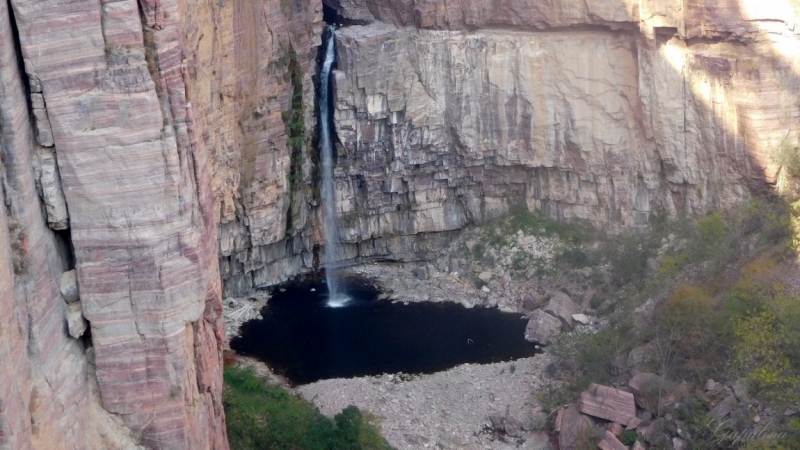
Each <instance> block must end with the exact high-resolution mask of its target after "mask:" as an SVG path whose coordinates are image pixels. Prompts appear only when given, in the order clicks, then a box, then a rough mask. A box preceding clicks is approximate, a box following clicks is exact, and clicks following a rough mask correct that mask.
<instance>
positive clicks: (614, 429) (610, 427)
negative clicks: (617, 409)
mask: <svg viewBox="0 0 800 450" xmlns="http://www.w3.org/2000/svg"><path fill="white" fill-rule="evenodd" d="M606 431H610V432H611V434H613V435H614V436H620V435H622V432H623V431H624V429H623V427H622V425H620V424H618V423H616V422H609V423H607V424H606Z"/></svg>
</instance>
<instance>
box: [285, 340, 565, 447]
mask: <svg viewBox="0 0 800 450" xmlns="http://www.w3.org/2000/svg"><path fill="white" fill-rule="evenodd" d="M549 362H550V360H549V357H548V356H547V355H537V356H535V357H531V358H523V359H520V360H517V361H513V362H506V363H496V364H485V365H479V364H464V365H461V366H457V367H455V368H453V369H450V370H447V371H445V372H439V373H435V374H431V375H404V374H396V375H383V376H377V377H363V378H354V379H334V380H323V381H319V382H316V383H313V384H310V385H306V386H302V387H299V388H298V389H296V390H297V392H299V393H300V394H301V395H302V396H303V397H304V398H305V399H307V400H308V401H310V402H312V403H313V404H315V405H316V406H317V407H318V408H319V409H320V411H321V412H322V413H323V414H325V415H328V416H333V415H335V414H337V413H338V412H340V411H341V410H342V409H344V408H346V407H347V406H349V405H355V406H357V407H358V408H360V409H362V410H365V411H369V412H371V413H372V414H374V415H375V416H376V417H377V418H378V420H379V422H380V425H381V429H382V431H383V434H384V436H385V437H386V439H387V440H388V441H389V443H390V444H391V445H392V446H394V447H396V448H397V449H399V450H404V449H408V450H411V449H421V448H439V449H470V450H472V449H493V450H505V449H517V448H526V447H525V443H524V436H525V434H526V432H525V431H524V430H523V431H522V432H521V438H520V439H514V438H510V437H508V436H503V437H500V436H499V435H498V434H496V433H491V432H488V431H487V430H488V427H489V424H490V421H489V417H490V416H491V415H500V416H505V417H513V418H514V419H516V420H517V421H519V422H520V424H521V425H522V428H528V429H531V430H532V429H535V425H536V424H535V423H534V422H536V420H537V419H536V417H535V416H536V410H535V407H536V406H537V404H536V401H535V398H534V397H533V394H535V393H536V392H538V391H540V390H541V389H542V387H543V386H544V385H545V384H546V379H545V376H544V369H545V367H547V365H548V364H549ZM538 420H539V421H540V420H541V418H539V419H538Z"/></svg>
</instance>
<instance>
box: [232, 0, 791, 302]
mask: <svg viewBox="0 0 800 450" xmlns="http://www.w3.org/2000/svg"><path fill="white" fill-rule="evenodd" d="M325 3H326V5H328V6H329V7H331V8H334V9H335V10H336V11H337V13H338V14H339V18H340V20H341V21H342V22H343V23H345V24H348V25H347V26H345V27H343V28H341V29H340V30H339V31H338V33H337V35H338V39H337V46H338V50H337V52H338V58H339V60H338V71H337V72H336V74H335V85H336V86H335V91H336V94H335V95H336V104H335V106H336V129H337V132H338V138H339V140H340V142H339V162H338V166H337V169H336V185H337V201H338V208H339V211H338V214H339V222H340V223H339V226H340V231H341V236H340V237H341V241H342V242H343V247H344V249H343V250H344V251H343V252H340V253H341V254H343V255H345V256H344V257H345V259H346V260H347V261H349V262H354V261H363V260H366V259H374V258H379V259H381V258H385V259H414V258H420V257H423V258H424V257H425V255H426V254H428V253H430V252H435V251H437V250H438V248H439V247H440V246H439V243H440V242H444V241H445V240H446V239H447V233H446V232H453V231H457V230H459V229H460V228H462V227H463V226H465V225H467V224H471V223H482V222H484V221H486V220H489V219H491V218H493V217H496V216H498V215H501V214H503V213H505V212H507V211H508V208H509V207H510V206H512V205H526V206H527V207H529V208H538V209H542V210H544V211H546V212H547V213H549V214H551V215H552V216H554V217H557V218H560V219H576V218H580V219H587V220H589V221H591V222H593V223H594V224H596V225H598V226H600V227H603V228H605V229H608V230H612V231H615V230H622V229H625V228H630V227H642V228H646V227H647V226H648V224H649V222H650V221H652V219H653V217H654V216H669V217H677V216H683V215H693V214H699V213H703V212H705V211H708V210H710V209H713V208H720V207H726V206H730V205H732V204H735V203H737V202H739V201H741V200H744V199H747V198H748V197H749V196H751V195H752V194H753V193H754V192H761V193H763V192H766V191H769V190H771V189H773V188H774V185H775V182H776V180H777V178H778V175H779V167H778V166H776V165H775V164H774V154H775V152H776V150H777V149H778V148H779V147H780V146H781V145H783V144H791V145H794V144H795V143H796V142H797V130H800V81H798V77H800V66H798V64H800V62H799V61H800V58H798V56H800V55H798V53H799V52H800V42H799V41H798V33H800V29H798V28H797V27H796V25H795V22H796V21H797V18H798V17H800V3H798V2H797V1H793V0H778V1H775V2H770V3H769V4H763V3H764V2H759V1H754V0H725V1H716V2H711V1H705V0H692V1H677V0H675V1H672V0H663V1H654V0H594V1H588V2H587V1H583V0H559V1H556V2H538V1H533V0H498V1H492V2H485V1H477V0H475V1H472V0H461V1H449V0H448V1H442V0H409V1H401V2H397V1H383V0H327V1H326V2H325ZM353 24H360V25H353ZM310 200H312V201H309V202H307V203H306V204H301V207H304V208H308V209H309V217H312V218H313V217H317V216H318V208H317V205H316V204H315V203H314V202H313V199H310ZM275 210H276V211H277V208H276V209H275ZM303 224H304V225H306V227H305V228H302V227H296V230H295V232H296V234H295V235H294V236H293V238H292V239H288V240H286V241H277V243H273V244H269V243H268V242H269V240H264V241H262V242H263V243H268V244H267V245H257V246H256V245H248V244H249V243H247V242H245V240H244V239H236V243H235V244H234V246H233V247H234V248H236V249H237V250H238V251H234V252H231V253H230V256H229V257H227V258H224V264H226V265H230V267H231V268H232V269H233V270H232V271H231V272H229V273H230V275H231V276H230V277H229V278H228V279H227V283H226V286H227V290H226V293H227V294H229V295H237V294H244V293H246V292H247V290H248V289H249V288H258V287H266V286H269V285H271V284H274V283H276V282H279V281H280V280H282V279H285V278H286V277H287V276H289V275H291V274H293V273H297V272H300V271H306V270H312V269H313V268H314V266H313V264H314V262H315V261H318V260H319V259H318V258H317V259H315V258H314V257H313V256H314V250H315V248H316V249H318V251H324V249H321V248H318V247H315V245H317V244H319V243H320V242H321V239H320V236H321V230H319V229H318V227H317V228H315V222H314V221H311V222H309V221H304V222H303ZM309 227H310V228H309ZM250 231H251V235H252V234H253V230H250ZM263 238H265V239H266V238H267V237H266V236H263ZM270 238H271V239H275V238H277V236H276V235H272V236H271V237H270Z"/></svg>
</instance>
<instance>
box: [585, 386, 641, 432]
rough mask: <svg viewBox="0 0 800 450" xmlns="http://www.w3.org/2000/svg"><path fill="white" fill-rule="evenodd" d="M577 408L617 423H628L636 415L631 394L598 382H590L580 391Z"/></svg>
mask: <svg viewBox="0 0 800 450" xmlns="http://www.w3.org/2000/svg"><path fill="white" fill-rule="evenodd" d="M578 410H579V411H580V412H582V413H584V414H588V415H590V416H594V417H599V418H601V419H605V420H610V421H611V422H617V423H628V422H630V420H631V419H633V418H634V417H636V403H635V402H634V399H633V394H631V393H630V392H625V391H621V390H619V389H614V388H611V387H608V386H601V385H599V384H592V385H591V386H589V389H588V390H586V391H584V392H583V393H581V397H580V399H579V400H578Z"/></svg>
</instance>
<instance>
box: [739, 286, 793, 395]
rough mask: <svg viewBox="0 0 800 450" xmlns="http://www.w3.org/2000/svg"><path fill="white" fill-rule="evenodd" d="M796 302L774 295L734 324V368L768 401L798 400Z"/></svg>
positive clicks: (787, 297)
mask: <svg viewBox="0 0 800 450" xmlns="http://www.w3.org/2000/svg"><path fill="white" fill-rule="evenodd" d="M798 324H800V299H799V298H797V297H791V296H786V295H778V296H776V297H774V298H772V299H770V300H769V301H768V302H767V303H766V305H765V306H764V310H763V311H761V312H760V313H758V314H755V315H752V316H750V317H745V318H742V319H739V320H736V321H735V323H734V326H733V328H734V333H735V336H736V341H735V342H734V354H735V356H734V366H735V368H736V369H738V371H739V372H740V373H742V374H743V375H746V376H747V377H748V379H749V380H750V382H751V384H752V387H753V389H754V391H755V392H756V393H757V394H760V395H763V396H765V397H766V398H768V399H770V400H778V401H789V402H794V401H798V400H800V328H798V326H797V325H798Z"/></svg>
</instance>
